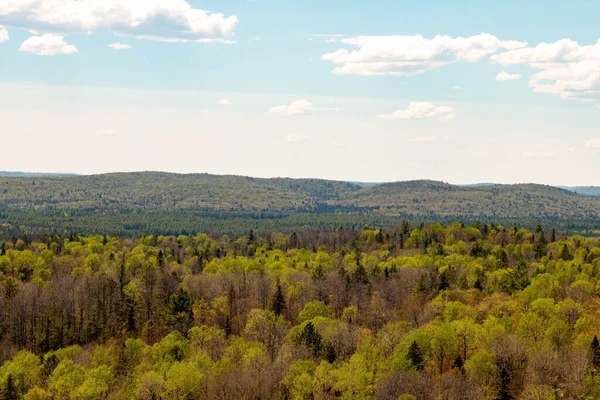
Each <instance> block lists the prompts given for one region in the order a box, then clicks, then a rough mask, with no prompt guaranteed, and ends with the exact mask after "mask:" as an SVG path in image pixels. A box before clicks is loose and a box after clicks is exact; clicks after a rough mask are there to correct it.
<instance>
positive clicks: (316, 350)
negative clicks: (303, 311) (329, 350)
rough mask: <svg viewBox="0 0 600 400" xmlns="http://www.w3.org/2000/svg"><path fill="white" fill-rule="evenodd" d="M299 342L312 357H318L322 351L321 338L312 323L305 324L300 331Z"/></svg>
mask: <svg viewBox="0 0 600 400" xmlns="http://www.w3.org/2000/svg"><path fill="white" fill-rule="evenodd" d="M300 340H301V342H302V343H304V344H305V345H306V346H307V347H308V348H309V349H310V351H311V352H312V354H313V356H315V357H318V356H320V355H321V351H322V350H323V344H322V341H323V338H322V337H321V335H320V334H319V332H317V330H316V329H315V326H314V325H313V324H312V322H309V323H307V324H306V325H305V326H304V329H303V330H302V335H301V339H300Z"/></svg>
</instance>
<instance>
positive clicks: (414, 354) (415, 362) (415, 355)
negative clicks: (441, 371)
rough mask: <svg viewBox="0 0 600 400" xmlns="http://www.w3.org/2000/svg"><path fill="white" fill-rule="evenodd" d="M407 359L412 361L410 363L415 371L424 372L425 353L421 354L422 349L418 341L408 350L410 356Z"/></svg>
mask: <svg viewBox="0 0 600 400" xmlns="http://www.w3.org/2000/svg"><path fill="white" fill-rule="evenodd" d="M406 358H407V359H408V360H410V363H411V365H412V367H413V368H414V369H416V370H417V371H422V370H423V361H424V359H423V353H422V352H421V348H420V347H419V345H418V344H417V342H416V341H413V342H412V344H411V345H410V347H409V348H408V354H407V355H406Z"/></svg>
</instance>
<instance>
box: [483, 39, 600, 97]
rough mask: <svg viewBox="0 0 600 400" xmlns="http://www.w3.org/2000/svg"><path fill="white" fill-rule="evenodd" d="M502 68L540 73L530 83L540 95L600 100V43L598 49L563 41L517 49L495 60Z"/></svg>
mask: <svg viewBox="0 0 600 400" xmlns="http://www.w3.org/2000/svg"><path fill="white" fill-rule="evenodd" d="M491 60H492V62H494V63H497V64H502V65H528V66H530V67H532V68H535V69H538V70H540V72H537V73H536V74H534V75H533V76H532V77H531V78H530V80H529V87H531V88H532V89H533V91H534V92H537V93H552V94H558V95H560V96H561V97H562V98H580V99H592V98H600V41H598V43H596V44H594V45H590V46H582V45H580V44H579V43H577V42H575V41H573V40H570V39H562V40H559V41H557V42H554V43H541V44H539V45H538V46H536V47H527V48H521V49H513V50H510V51H507V52H505V53H501V54H497V55H494V56H492V57H491Z"/></svg>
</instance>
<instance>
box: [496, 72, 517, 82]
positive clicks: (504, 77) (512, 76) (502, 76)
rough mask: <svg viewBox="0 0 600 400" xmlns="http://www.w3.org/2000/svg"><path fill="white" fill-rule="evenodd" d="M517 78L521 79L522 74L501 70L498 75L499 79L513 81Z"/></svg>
mask: <svg viewBox="0 0 600 400" xmlns="http://www.w3.org/2000/svg"><path fill="white" fill-rule="evenodd" d="M515 79H521V74H509V73H508V72H500V73H499V74H498V75H496V80H497V81H512V80H515Z"/></svg>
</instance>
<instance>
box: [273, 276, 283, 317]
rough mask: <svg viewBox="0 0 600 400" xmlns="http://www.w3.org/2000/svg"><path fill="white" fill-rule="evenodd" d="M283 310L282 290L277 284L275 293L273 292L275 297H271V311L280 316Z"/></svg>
mask: <svg viewBox="0 0 600 400" xmlns="http://www.w3.org/2000/svg"><path fill="white" fill-rule="evenodd" d="M284 310H285V297H284V296H283V290H282V289H281V284H280V283H279V282H277V291H276V292H275V296H274V297H273V303H272V304H271V311H273V312H274V313H275V315H281V314H282V313H283V311H284Z"/></svg>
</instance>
